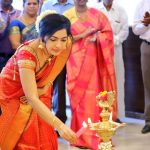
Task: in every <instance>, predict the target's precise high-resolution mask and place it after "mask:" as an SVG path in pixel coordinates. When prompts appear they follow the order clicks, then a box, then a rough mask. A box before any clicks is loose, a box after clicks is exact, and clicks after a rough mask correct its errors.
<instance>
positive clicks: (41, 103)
mask: <svg viewBox="0 0 150 150" xmlns="http://www.w3.org/2000/svg"><path fill="white" fill-rule="evenodd" d="M36 27H37V31H39V35H40V37H39V38H37V39H35V40H32V41H29V42H26V43H24V44H22V45H21V46H20V47H19V48H18V49H17V50H16V52H15V54H14V55H13V56H12V57H11V58H10V59H9V61H8V62H7V64H6V66H5V67H4V68H3V70H2V72H1V74H0V106H1V109H2V115H1V116H0V147H1V149H3V150H13V149H15V150H25V149H26V150H58V143H57V135H56V133H55V131H54V128H56V129H57V131H58V132H59V134H60V136H61V137H62V138H64V139H66V140H68V141H69V142H70V143H76V134H75V133H74V132H73V131H72V130H71V129H70V128H69V127H67V126H66V125H65V124H64V123H63V122H62V121H61V120H59V119H58V118H57V117H56V116H55V115H54V114H53V113H52V112H51V111H50V109H49V108H51V103H50V99H51V96H52V84H53V81H54V79H55V78H56V76H57V75H58V74H59V73H60V71H61V70H62V68H63V67H64V65H65V63H66V61H67V59H68V56H69V54H70V50H71V33H70V22H69V20H68V19H67V18H66V17H64V16H62V15H59V14H55V13H53V14H52V12H51V11H50V12H49V11H48V12H45V13H43V14H41V15H40V16H39V18H38V19H37V22H36Z"/></svg>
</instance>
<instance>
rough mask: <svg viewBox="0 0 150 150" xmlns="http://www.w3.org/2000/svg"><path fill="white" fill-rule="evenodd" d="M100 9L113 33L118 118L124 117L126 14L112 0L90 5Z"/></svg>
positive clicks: (127, 27)
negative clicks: (123, 47)
mask: <svg viewBox="0 0 150 150" xmlns="http://www.w3.org/2000/svg"><path fill="white" fill-rule="evenodd" d="M91 6H92V7H95V8H96V9H98V10H101V11H102V12H103V13H104V14H105V15H106V16H107V17H108V19H109V22H110V24H111V27H112V29H113V33H114V46H115V47H114V65H115V72H116V80H117V94H118V97H117V100H118V115H117V117H118V119H117V120H116V121H117V122H121V121H120V119H121V118H123V117H125V103H124V91H125V90H124V81H125V77H124V62H123V50H122V43H123V42H124V41H125V40H126V39H127V37H128V34H129V26H128V16H127V13H126V12H125V10H124V9H123V8H122V7H121V6H119V5H118V4H117V3H116V2H115V1H113V0H102V1H101V2H99V3H97V4H96V5H91Z"/></svg>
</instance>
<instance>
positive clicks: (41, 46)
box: [38, 41, 44, 49]
mask: <svg viewBox="0 0 150 150" xmlns="http://www.w3.org/2000/svg"><path fill="white" fill-rule="evenodd" d="M38 48H39V49H43V48H44V46H43V43H42V41H40V44H39V46H38Z"/></svg>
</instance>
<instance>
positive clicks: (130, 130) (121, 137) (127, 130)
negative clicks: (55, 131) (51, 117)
mask: <svg viewBox="0 0 150 150" xmlns="http://www.w3.org/2000/svg"><path fill="white" fill-rule="evenodd" d="M67 114H68V115H69V116H70V111H69V110H68V111H67ZM69 118H70V117H69ZM69 121H70V119H68V121H67V123H68V124H69ZM122 121H124V122H126V123H127V125H126V126H125V127H122V128H120V129H118V130H117V132H116V135H115V136H114V137H113V139H112V140H113V144H114V145H115V147H114V150H149V149H150V133H148V134H141V129H142V127H143V126H144V121H143V120H138V119H131V118H123V119H122ZM59 150H79V149H78V148H76V147H71V146H69V144H68V143H67V142H66V141H64V140H62V139H61V138H60V139H59Z"/></svg>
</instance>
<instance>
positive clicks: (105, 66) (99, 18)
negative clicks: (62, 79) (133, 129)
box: [64, 0, 117, 149]
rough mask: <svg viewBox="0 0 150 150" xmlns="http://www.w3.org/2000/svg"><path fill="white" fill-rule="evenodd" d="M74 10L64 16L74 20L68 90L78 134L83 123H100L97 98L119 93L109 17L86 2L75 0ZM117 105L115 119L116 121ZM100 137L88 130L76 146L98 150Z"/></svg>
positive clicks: (73, 124)
mask: <svg viewBox="0 0 150 150" xmlns="http://www.w3.org/2000/svg"><path fill="white" fill-rule="evenodd" d="M74 4H75V7H73V8H71V9H69V10H68V11H66V12H65V13H64V15H65V16H67V17H68V18H69V20H70V21H71V32H72V35H73V39H74V41H73V46H72V51H71V54H70V56H69V59H68V61H67V90H68V94H69V99H70V105H71V111H72V118H71V128H72V129H73V130H74V131H75V132H76V131H78V130H79V129H80V128H81V127H82V122H83V121H87V120H88V118H91V120H92V122H97V121H98V120H100V117H99V114H100V111H101V110H100V109H99V107H97V104H96V96H97V95H98V93H99V92H101V91H103V90H107V91H109V90H116V80H115V71H114V65H113V64H114V62H113V53H114V49H113V48H114V47H113V33H112V29H111V26H110V24H109V21H108V19H107V18H106V16H105V15H104V14H103V13H101V12H100V11H98V10H96V9H94V8H88V7H87V5H86V4H87V0H82V1H81V0H74ZM116 109H117V108H116V102H114V106H113V119H116V113H117V112H116ZM98 143H99V138H98V137H96V134H95V132H92V131H86V132H84V133H83V135H82V136H80V137H79V139H78V141H77V143H76V144H75V146H78V147H79V148H89V149H97V145H98Z"/></svg>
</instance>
